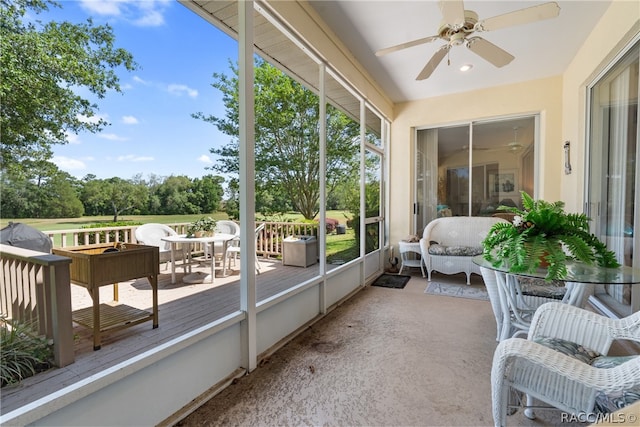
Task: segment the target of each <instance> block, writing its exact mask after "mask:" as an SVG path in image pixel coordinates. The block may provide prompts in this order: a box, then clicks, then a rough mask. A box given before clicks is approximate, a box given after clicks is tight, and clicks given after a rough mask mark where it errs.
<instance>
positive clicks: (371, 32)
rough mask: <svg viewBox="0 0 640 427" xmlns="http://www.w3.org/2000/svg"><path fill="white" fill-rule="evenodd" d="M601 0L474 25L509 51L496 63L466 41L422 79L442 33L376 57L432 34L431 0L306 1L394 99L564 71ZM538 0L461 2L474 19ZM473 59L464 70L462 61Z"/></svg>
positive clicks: (435, 21) (435, 17) (434, 7)
mask: <svg viewBox="0 0 640 427" xmlns="http://www.w3.org/2000/svg"><path fill="white" fill-rule="evenodd" d="M610 2H611V1H610V0H607V1H592V0H588V1H577V0H576V1H557V2H556V3H558V5H559V6H560V15H559V16H558V17H556V18H552V19H549V20H546V21H538V22H534V23H530V24H525V25H522V26H516V27H509V28H503V29H500V30H495V31H488V32H483V33H476V35H479V36H481V37H483V38H484V39H486V40H488V41H489V42H491V43H493V44H495V45H497V46H499V47H500V48H502V49H504V50H506V51H507V52H509V53H511V54H512V55H513V56H515V59H514V60H513V61H512V62H511V63H510V64H508V65H506V66H505V67H502V68H496V67H494V66H493V65H491V64H490V63H488V62H486V61H485V60H484V59H482V58H481V57H479V56H477V55H475V54H474V53H473V52H471V51H469V50H468V49H467V48H466V47H465V46H456V47H453V48H452V49H451V51H450V55H449V56H450V61H451V65H449V66H448V65H447V58H446V57H445V58H444V59H443V61H442V62H441V63H440V65H439V66H438V68H437V69H436V70H435V72H434V73H433V74H432V75H431V77H429V78H428V79H426V80H423V81H416V76H417V75H418V73H419V72H420V71H421V70H422V68H423V67H424V65H425V64H426V63H427V62H428V61H429V59H430V58H431V56H432V55H433V54H434V53H435V52H436V50H437V49H438V48H439V47H440V46H441V45H443V44H444V43H443V42H442V41H441V40H437V41H435V42H431V43H427V44H423V45H420V46H415V47H411V48H408V49H404V50H401V51H397V52H394V53H390V54H388V55H385V56H382V57H377V56H375V52H376V51H377V50H379V49H382V48H386V47H389V46H394V45H397V44H400V43H404V42H408V41H412V40H415V39H419V38H423V37H427V36H432V35H436V33H437V32H438V27H439V26H440V21H441V19H442V15H441V13H440V8H439V7H438V2H437V1H435V0H420V1H417V0H416V1H378V0H365V1H344V0H343V1H330V0H322V1H311V2H310V3H311V5H312V6H313V7H314V9H315V10H316V11H317V12H318V13H319V14H320V16H321V17H322V18H323V20H324V21H325V22H326V23H327V24H328V25H329V27H330V28H331V29H332V30H333V31H334V32H335V33H336V34H337V35H338V37H339V38H340V39H341V40H342V42H343V43H345V45H346V46H347V48H348V49H349V50H350V51H351V53H352V54H353V55H354V57H355V58H356V59H357V60H358V61H359V62H360V63H361V64H362V65H363V66H364V68H365V69H367V71H368V72H369V73H370V74H371V76H372V77H373V78H374V79H375V81H376V82H377V83H378V84H379V85H380V86H381V87H382V88H383V90H384V91H385V92H386V93H387V95H388V96H389V97H390V98H391V100H392V101H393V102H402V101H407V100H415V99H423V98H429V97H433V96H440V95H446V94H450V93H455V92H466V91H469V90H474V89H479V88H485V87H491V86H497V85H503V84H508V83H515V82H520V81H527V80H532V79H538V78H544V77H550V76H556V75H559V74H562V72H563V71H564V70H565V69H566V67H567V66H568V64H569V63H570V61H571V60H572V59H573V57H574V55H575V53H576V51H577V50H578V48H579V47H580V46H581V45H582V43H583V42H584V40H585V39H586V37H587V36H588V35H589V33H590V31H591V29H592V28H593V27H594V25H595V23H596V22H597V21H598V19H599V18H600V17H601V16H602V14H603V13H604V11H605V10H606V8H607V7H608V6H609V4H610ZM541 3H544V1H482V0H465V2H464V5H465V9H469V10H473V11H475V12H476V13H477V14H478V15H479V19H480V20H482V19H486V18H490V17H493V16H496V15H501V14H503V13H508V12H512V11H515V10H519V9H522V8H526V7H531V6H535V5H539V4H541ZM467 63H470V64H473V66H474V67H473V69H472V70H471V71H469V72H467V73H462V72H461V71H459V70H458V69H459V67H460V66H461V65H463V64H467Z"/></svg>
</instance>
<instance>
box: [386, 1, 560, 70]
mask: <svg viewBox="0 0 640 427" xmlns="http://www.w3.org/2000/svg"><path fill="white" fill-rule="evenodd" d="M438 4H439V6H440V11H441V12H442V16H443V19H442V23H441V24H440V28H439V29H438V34H437V35H435V36H429V37H424V38H421V39H417V40H413V41H410V42H406V43H401V44H399V45H396V46H391V47H388V48H385V49H381V50H379V51H377V52H376V56H382V55H386V54H388V53H391V52H396V51H398V50H402V49H406V48H409V47H413V46H418V45H421V44H424V43H430V42H432V41H435V40H438V39H442V40H444V41H445V42H446V44H444V45H442V46H441V47H440V48H439V49H438V50H437V51H436V53H435V54H434V55H433V56H432V57H431V59H430V60H429V62H428V63H427V65H426V66H425V67H424V68H423V69H422V71H421V72H420V74H418V77H416V80H424V79H427V78H429V76H430V75H431V74H432V73H433V72H434V70H435V69H436V67H437V66H438V64H440V61H442V59H443V58H444V57H445V55H446V54H447V52H449V50H450V49H451V48H452V47H453V46H460V45H462V44H464V45H466V46H467V47H468V48H469V50H471V51H472V52H473V53H475V54H477V55H479V56H481V57H482V58H484V59H485V60H487V61H488V62H490V63H491V64H493V65H495V66H496V67H504V66H505V65H507V64H508V63H510V62H511V61H513V59H514V57H513V55H511V54H510V53H509V52H506V51H505V50H503V49H501V48H499V47H498V46H496V45H494V44H493V43H491V42H488V41H487V40H485V39H483V38H482V37H478V36H473V37H471V35H472V34H473V33H476V32H483V31H493V30H499V29H501V28H506V27H511V26H515V25H522V24H528V23H530V22H535V21H541V20H544V19H550V18H555V17H556V16H558V14H559V13H560V6H558V4H557V3H556V2H549V3H543V4H540V5H537V6H532V7H528V8H525V9H520V10H516V11H513V12H508V13H505V14H502V15H498V16H494V17H492V18H487V19H483V20H478V14H477V13H476V12H474V11H472V10H465V9H464V3H463V1H462V0H440V1H438Z"/></svg>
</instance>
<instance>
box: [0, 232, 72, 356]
mask: <svg viewBox="0 0 640 427" xmlns="http://www.w3.org/2000/svg"><path fill="white" fill-rule="evenodd" d="M70 264H71V259H70V258H67V257H62V256H58V255H50V254H43V253H41V252H36V251H31V250H27V249H22V248H16V247H14V246H8V245H2V244H0V266H1V267H2V271H1V272H0V312H1V313H2V314H3V315H4V316H6V319H7V320H11V321H17V322H20V323H21V324H23V325H25V326H26V327H30V328H32V331H33V333H34V334H36V335H38V336H45V337H46V338H47V339H48V340H49V341H51V342H52V343H53V357H54V364H55V365H56V366H60V367H62V366H66V365H68V364H70V363H73V361H74V352H73V325H72V321H71V286H70V281H69V265H70Z"/></svg>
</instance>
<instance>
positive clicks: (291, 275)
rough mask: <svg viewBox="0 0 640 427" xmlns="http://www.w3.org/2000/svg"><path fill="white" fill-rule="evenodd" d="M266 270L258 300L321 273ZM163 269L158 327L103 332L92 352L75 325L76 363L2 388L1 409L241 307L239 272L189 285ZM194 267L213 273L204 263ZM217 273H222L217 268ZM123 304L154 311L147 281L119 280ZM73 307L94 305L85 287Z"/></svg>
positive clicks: (88, 334)
mask: <svg viewBox="0 0 640 427" xmlns="http://www.w3.org/2000/svg"><path fill="white" fill-rule="evenodd" d="M261 265H262V271H261V273H260V274H259V275H257V276H256V293H257V299H258V301H261V300H264V299H266V298H269V297H271V296H273V295H276V294H278V293H280V292H282V291H285V290H286V289H290V288H291V287H293V286H295V285H297V284H299V283H302V282H304V281H306V280H308V279H311V278H312V277H314V276H316V275H317V274H318V271H319V269H318V265H317V264H316V265H312V266H309V267H308V268H302V267H294V266H284V265H282V263H281V262H280V261H275V260H261ZM179 271H181V269H179V270H178V271H177V272H176V283H175V284H172V283H171V272H170V271H169V270H164V269H163V267H161V269H160V276H159V278H158V318H159V320H158V323H159V325H158V328H157V329H153V328H152V323H151V322H145V323H140V324H137V325H134V326H131V327H129V328H126V329H120V330H114V331H107V332H103V333H102V348H101V349H100V350H97V351H93V333H92V331H91V329H88V328H85V327H83V326H80V325H77V324H74V352H75V358H76V360H75V362H74V363H72V364H71V365H69V366H66V367H64V368H54V369H51V370H49V371H47V372H44V373H40V374H38V375H36V376H34V377H31V378H27V379H25V380H24V381H22V383H20V384H19V385H15V386H10V387H4V388H3V389H2V393H1V396H0V399H1V400H0V405H1V407H2V412H3V413H8V412H10V411H12V410H14V409H17V408H19V407H21V406H23V405H26V404H28V403H31V402H33V401H35V400H37V399H39V398H42V397H44V396H47V395H49V394H51V393H53V392H55V391H58V390H61V389H62V388H64V387H66V386H69V385H71V384H73V383H75V382H77V381H79V380H81V379H84V378H87V377H89V376H91V375H93V374H96V373H99V372H101V371H103V370H105V369H107V368H109V367H111V366H114V365H116V364H117V363H120V362H122V361H125V360H128V359H130V358H132V357H134V356H137V355H139V354H141V353H143V352H145V351H148V350H151V349H153V348H154V347H157V346H158V345H160V344H163V343H166V342H168V341H170V340H172V339H175V338H178V337H180V336H182V335H184V334H185V333H187V332H189V331H192V330H194V329H196V328H198V327H201V326H203V325H206V324H208V323H211V322H213V321H215V320H218V319H221V318H223V317H224V316H226V315H229V314H231V313H234V312H236V311H237V310H239V309H240V276H239V274H238V272H237V271H231V274H229V275H228V276H227V277H219V276H217V277H216V278H215V281H214V284H213V285H212V284H206V283H202V284H185V283H183V282H182V278H183V277H184V274H183V273H181V272H179ZM194 271H203V272H208V271H210V267H208V266H202V267H198V268H195V270H194ZM218 273H219V272H218ZM112 299H113V291H112V287H111V286H104V287H101V288H100V302H101V303H104V302H110V301H112ZM118 300H119V303H122V304H127V305H129V306H131V307H135V308H137V309H139V310H150V309H151V286H150V285H149V283H148V282H147V280H146V279H137V280H132V281H129V282H122V283H120V284H119V298H118ZM72 306H73V310H77V309H80V308H83V307H89V306H91V299H90V297H89V295H88V292H86V289H84V288H82V287H80V286H76V285H72Z"/></svg>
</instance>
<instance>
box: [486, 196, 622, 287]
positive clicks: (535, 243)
mask: <svg viewBox="0 0 640 427" xmlns="http://www.w3.org/2000/svg"><path fill="white" fill-rule="evenodd" d="M521 195H522V207H523V208H522V210H520V209H518V208H514V207H509V206H501V207H500V208H499V209H500V210H503V211H507V212H511V213H513V214H514V215H515V216H514V219H513V222H512V223H506V222H499V223H496V224H494V225H493V227H491V229H490V230H489V233H488V234H487V237H486V238H485V239H484V240H483V242H482V246H483V255H484V258H485V259H486V260H487V261H489V262H491V264H493V266H494V267H500V266H505V267H508V268H509V272H511V273H533V272H535V271H536V270H537V269H538V268H540V267H546V268H547V275H546V279H547V280H562V279H563V278H564V277H565V276H566V274H567V266H566V264H567V261H570V260H575V261H581V262H584V263H586V264H589V265H594V264H595V265H598V266H601V267H618V266H619V264H618V262H617V261H616V257H615V253H614V252H613V251H610V250H608V249H607V247H606V245H605V244H604V243H602V242H601V241H600V240H599V239H598V238H597V237H596V236H595V235H594V234H591V233H589V221H590V219H589V218H588V217H587V216H586V215H584V214H577V213H566V212H565V211H564V202H561V201H558V202H554V203H550V202H546V201H544V200H533V198H532V197H531V196H529V195H528V194H527V193H526V192H524V191H522V192H521Z"/></svg>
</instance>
